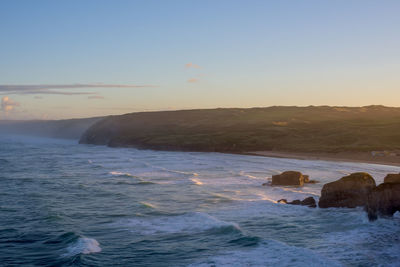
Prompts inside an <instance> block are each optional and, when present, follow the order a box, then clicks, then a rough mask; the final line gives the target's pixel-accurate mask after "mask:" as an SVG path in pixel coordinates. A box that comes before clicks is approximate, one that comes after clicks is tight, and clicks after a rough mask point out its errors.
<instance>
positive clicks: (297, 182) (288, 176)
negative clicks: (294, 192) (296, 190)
mask: <svg viewBox="0 0 400 267" xmlns="http://www.w3.org/2000/svg"><path fill="white" fill-rule="evenodd" d="M307 179H308V177H307ZM271 185H284V186H285V185H289V186H303V185H304V176H303V174H302V173H301V172H297V171H285V172H283V173H281V174H277V175H273V176H272V183H271Z"/></svg>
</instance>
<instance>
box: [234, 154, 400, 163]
mask: <svg viewBox="0 0 400 267" xmlns="http://www.w3.org/2000/svg"><path fill="white" fill-rule="evenodd" d="M237 154H241V155H250V156H260V157H272V158H288V159H300V160H325V161H336V162H338V161H339V162H358V163H370V164H380V165H389V166H397V167H400V156H372V155H371V153H370V152H339V153H321V152H315V153H312V152H284V151H249V152H239V153H237Z"/></svg>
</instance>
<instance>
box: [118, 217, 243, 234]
mask: <svg viewBox="0 0 400 267" xmlns="http://www.w3.org/2000/svg"><path fill="white" fill-rule="evenodd" d="M112 226H113V227H118V228H123V229H125V230H129V231H131V232H133V233H137V234H141V235H155V234H176V233H186V234H189V233H198V232H203V231H207V230H211V229H215V228H221V227H232V228H233V229H235V230H237V231H240V227H239V226H238V225H237V224H236V223H233V222H226V221H222V220H219V219H217V218H215V217H213V216H211V215H209V214H207V213H202V212H190V213H186V214H183V215H177V216H163V217H158V218H134V219H129V220H122V221H119V222H117V223H113V224H112Z"/></svg>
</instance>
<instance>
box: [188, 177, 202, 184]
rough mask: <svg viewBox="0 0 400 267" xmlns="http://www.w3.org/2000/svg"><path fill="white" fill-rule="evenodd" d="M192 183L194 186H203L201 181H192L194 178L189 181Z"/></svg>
mask: <svg viewBox="0 0 400 267" xmlns="http://www.w3.org/2000/svg"><path fill="white" fill-rule="evenodd" d="M190 180H191V181H192V182H193V184H195V185H203V182H202V181H200V180H199V179H194V178H192V179H190Z"/></svg>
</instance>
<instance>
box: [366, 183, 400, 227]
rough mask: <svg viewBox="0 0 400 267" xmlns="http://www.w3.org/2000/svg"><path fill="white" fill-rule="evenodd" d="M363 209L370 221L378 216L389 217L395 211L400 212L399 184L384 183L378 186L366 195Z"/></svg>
mask: <svg viewBox="0 0 400 267" xmlns="http://www.w3.org/2000/svg"><path fill="white" fill-rule="evenodd" d="M385 181H386V179H385ZM390 181H392V180H390ZM365 209H366V211H367V212H368V218H369V219H370V220H371V221H373V220H376V219H377V218H378V216H382V217H391V216H393V214H394V213H395V212H396V211H400V183H394V182H385V183H383V184H380V185H378V186H377V187H376V188H374V189H373V190H372V191H371V193H370V194H369V195H368V203H367V206H366V208H365Z"/></svg>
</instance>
